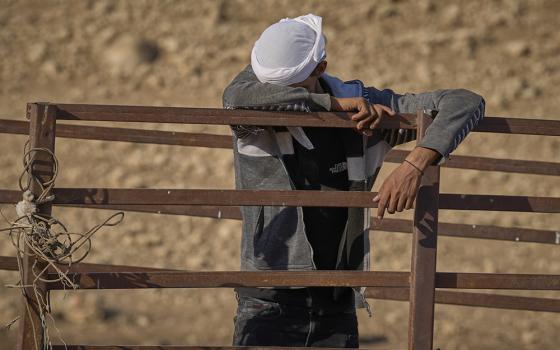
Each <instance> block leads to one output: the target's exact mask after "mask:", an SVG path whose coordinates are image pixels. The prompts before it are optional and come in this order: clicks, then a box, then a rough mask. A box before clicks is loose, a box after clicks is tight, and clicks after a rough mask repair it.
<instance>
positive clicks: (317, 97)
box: [309, 93, 331, 111]
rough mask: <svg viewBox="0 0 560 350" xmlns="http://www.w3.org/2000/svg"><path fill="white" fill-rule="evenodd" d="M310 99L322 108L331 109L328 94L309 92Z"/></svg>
mask: <svg viewBox="0 0 560 350" xmlns="http://www.w3.org/2000/svg"><path fill="white" fill-rule="evenodd" d="M309 98H310V100H311V101H312V102H313V103H314V104H316V105H317V106H319V107H321V108H324V109H325V110H327V111H330V110H331V96H330V95H329V94H315V93H310V94H309Z"/></svg>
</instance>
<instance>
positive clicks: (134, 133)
mask: <svg viewBox="0 0 560 350" xmlns="http://www.w3.org/2000/svg"><path fill="white" fill-rule="evenodd" d="M28 128H29V125H28V123H27V122H25V121H19V120H2V119H0V133H8V134H27V130H28ZM56 128H57V130H56V136H57V137H63V138H72V139H84V140H101V141H122V142H135V143H150V144H160V145H174V146H188V147H208V148H225V149H229V148H231V146H232V142H231V137H230V136H228V135H215V134H205V133H187V132H171V131H159V130H142V129H128V128H110V127H99V126H89V125H69V124H57V126H56ZM407 154H408V151H404V150H391V151H390V152H389V153H388V154H387V156H386V157H385V161H386V162H389V163H400V162H402V161H403V159H404V158H405V157H406V155H407ZM442 166H443V167H446V168H461V169H474V170H487V171H502V172H510V173H524V174H536V175H553V176H560V163H553V162H541V161H530V160H517V159H498V158H485V157H472V156H452V157H451V158H450V159H449V160H447V161H446V162H445V163H444V164H443V165H442Z"/></svg>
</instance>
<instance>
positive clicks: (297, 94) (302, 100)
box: [223, 65, 331, 112]
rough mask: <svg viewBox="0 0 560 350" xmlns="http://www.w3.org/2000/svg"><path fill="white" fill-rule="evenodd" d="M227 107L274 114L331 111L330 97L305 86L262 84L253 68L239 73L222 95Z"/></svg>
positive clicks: (249, 67)
mask: <svg viewBox="0 0 560 350" xmlns="http://www.w3.org/2000/svg"><path fill="white" fill-rule="evenodd" d="M223 105H224V108H228V109H235V108H245V109H263V110H274V111H300V112H310V111H312V110H327V111H328V110H330V109H331V99H330V96H329V94H315V93H310V92H308V91H307V90H306V89H305V88H302V87H297V88H294V87H290V86H280V85H274V84H269V83H261V82H260V81H259V80H258V78H257V76H256V75H255V73H254V72H253V69H252V68H251V65H248V66H247V67H245V69H244V70H243V71H242V72H241V73H239V74H238V75H237V76H236V77H235V78H234V79H233V81H232V82H231V83H230V84H229V85H228V86H227V87H226V89H225V90H224V94H223Z"/></svg>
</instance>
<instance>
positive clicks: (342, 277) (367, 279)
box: [48, 270, 409, 290]
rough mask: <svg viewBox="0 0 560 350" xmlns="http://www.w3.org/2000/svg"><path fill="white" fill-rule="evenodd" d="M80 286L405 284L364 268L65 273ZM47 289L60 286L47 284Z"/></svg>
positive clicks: (397, 276)
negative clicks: (365, 270) (341, 269)
mask: <svg viewBox="0 0 560 350" xmlns="http://www.w3.org/2000/svg"><path fill="white" fill-rule="evenodd" d="M68 276H69V277H70V279H71V280H72V281H74V282H75V283H76V284H77V285H78V286H79V288H80V289H136V288H232V287H233V288H234V287H305V286H312V287H313V286H314V287H321V286H322V287H335V286H344V287H357V286H365V287H407V286H408V283H409V282H408V277H409V273H408V272H385V271H376V272H364V271H320V272H319V271H272V272H270V271H267V272H260V271H258V272H254V271H248V272H247V271H244V272H241V271H216V272H188V271H170V272H167V271H166V272H162V271H151V270H150V271H136V272H123V273H115V272H92V273H69V274H68ZM48 288H49V289H50V290H59V289H64V286H63V285H62V284H61V283H59V282H57V283H49V285H48Z"/></svg>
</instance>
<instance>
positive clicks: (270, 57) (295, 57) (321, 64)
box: [251, 14, 327, 87]
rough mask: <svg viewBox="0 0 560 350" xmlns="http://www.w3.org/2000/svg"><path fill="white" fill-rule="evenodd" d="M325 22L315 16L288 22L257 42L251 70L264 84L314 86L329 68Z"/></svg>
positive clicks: (282, 22)
mask: <svg viewBox="0 0 560 350" xmlns="http://www.w3.org/2000/svg"><path fill="white" fill-rule="evenodd" d="M321 22H322V19H321V17H319V16H315V15H312V14H309V15H306V16H300V17H297V18H293V19H290V18H286V19H283V20H281V21H280V22H278V23H275V24H273V25H271V26H270V27H268V28H267V29H266V30H265V31H264V32H263V33H262V34H261V36H260V38H259V39H258V40H257V41H256V42H255V45H254V46H253V51H252V53H251V66H252V67H253V71H254V72H255V74H256V75H257V78H258V79H259V80H260V81H261V82H263V83H272V84H277V85H290V86H304V87H307V86H312V85H313V84H314V83H315V81H316V80H317V78H318V77H319V76H320V75H321V74H323V72H324V71H325V69H326V67H327V62H326V61H325V59H326V57H327V52H326V49H325V44H326V40H325V36H324V35H323V32H322V23H321Z"/></svg>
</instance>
